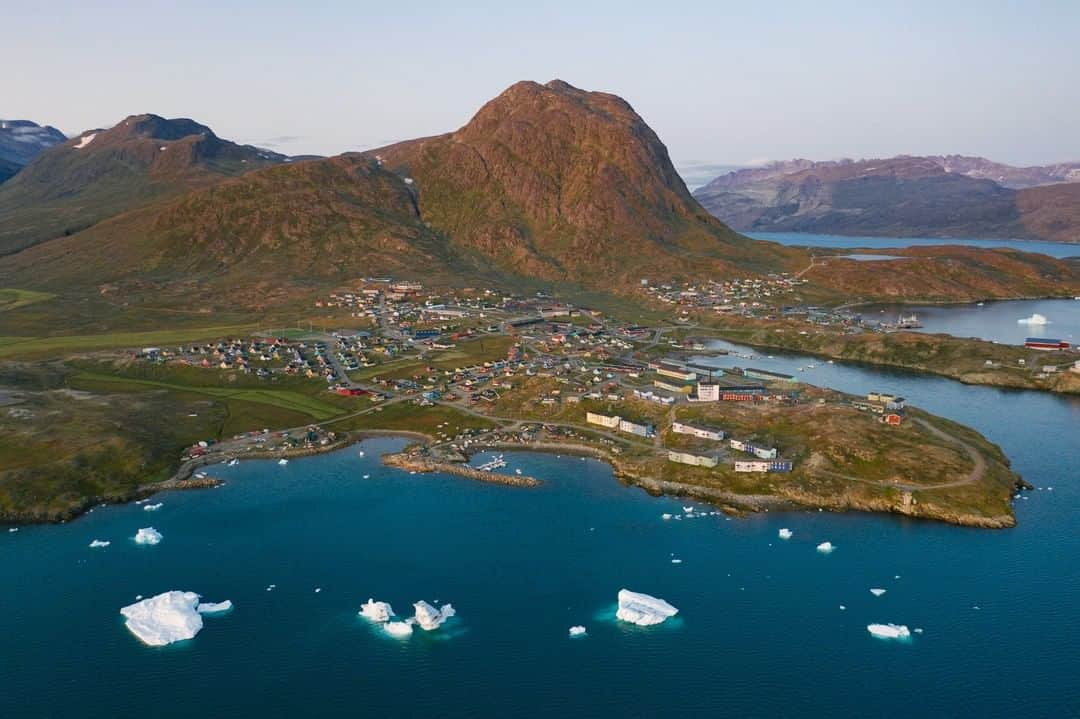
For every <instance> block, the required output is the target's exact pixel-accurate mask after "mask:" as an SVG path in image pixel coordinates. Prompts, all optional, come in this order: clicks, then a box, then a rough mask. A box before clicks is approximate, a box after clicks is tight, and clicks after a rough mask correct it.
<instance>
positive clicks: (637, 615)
mask: <svg viewBox="0 0 1080 719" xmlns="http://www.w3.org/2000/svg"><path fill="white" fill-rule="evenodd" d="M678 613H679V610H678V609H676V608H675V607H673V606H671V605H670V604H668V603H667V602H665V601H664V600H663V599H658V598H656V597H652V596H649V595H648V594H641V593H640V592H631V591H630V590H629V589H620V590H619V609H618V611H616V612H615V617H616V618H617V619H619V620H620V621H624V622H629V623H631V624H637V625H638V626H641V627H647V626H651V625H653V624H660V623H661V622H663V621H664V620H665V619H667V618H668V617H673V616H675V615H676V614H678Z"/></svg>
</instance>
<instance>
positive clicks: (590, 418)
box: [585, 412, 619, 429]
mask: <svg viewBox="0 0 1080 719" xmlns="http://www.w3.org/2000/svg"><path fill="white" fill-rule="evenodd" d="M585 421H586V422H588V423H589V424H598V425H600V426H601V427H607V428H609V429H615V428H616V427H618V426H619V418H618V417H609V416H608V415H606V414H597V413H596V412H588V413H586V414H585Z"/></svg>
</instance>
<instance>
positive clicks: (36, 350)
mask: <svg viewBox="0 0 1080 719" xmlns="http://www.w3.org/2000/svg"><path fill="white" fill-rule="evenodd" d="M251 329H252V326H251V325H224V326H218V327H194V328H191V329H178V330H158V331H152V332H112V333H106V334H98V335H59V336H56V337H19V338H7V340H5V341H4V342H2V343H0V358H3V359H12V358H20V359H21V358H42V357H60V356H63V355H67V354H71V353H74V352H87V351H90V350H105V349H126V348H136V347H151V346H158V345H173V344H181V343H184V342H194V341H197V340H207V339H217V338H220V337H229V336H234V335H240V334H244V333H248V332H250V331H251Z"/></svg>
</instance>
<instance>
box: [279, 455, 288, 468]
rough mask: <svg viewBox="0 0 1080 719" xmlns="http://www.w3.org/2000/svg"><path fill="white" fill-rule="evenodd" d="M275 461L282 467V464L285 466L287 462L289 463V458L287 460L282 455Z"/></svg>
mask: <svg viewBox="0 0 1080 719" xmlns="http://www.w3.org/2000/svg"><path fill="white" fill-rule="evenodd" d="M277 463H278V464H280V465H281V466H282V467H284V466H285V465H286V464H288V463H289V460H287V459H285V458H284V457H282V458H281V459H279V460H278V461H277Z"/></svg>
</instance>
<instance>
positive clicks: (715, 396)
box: [697, 382, 720, 402]
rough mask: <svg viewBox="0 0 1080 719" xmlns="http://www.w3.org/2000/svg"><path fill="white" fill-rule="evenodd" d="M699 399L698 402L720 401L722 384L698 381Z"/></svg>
mask: <svg viewBox="0 0 1080 719" xmlns="http://www.w3.org/2000/svg"><path fill="white" fill-rule="evenodd" d="M697 401H698V402H719V401H720V385H718V384H716V383H709V382H698V386H697Z"/></svg>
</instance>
